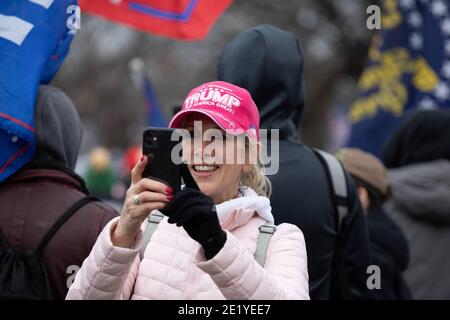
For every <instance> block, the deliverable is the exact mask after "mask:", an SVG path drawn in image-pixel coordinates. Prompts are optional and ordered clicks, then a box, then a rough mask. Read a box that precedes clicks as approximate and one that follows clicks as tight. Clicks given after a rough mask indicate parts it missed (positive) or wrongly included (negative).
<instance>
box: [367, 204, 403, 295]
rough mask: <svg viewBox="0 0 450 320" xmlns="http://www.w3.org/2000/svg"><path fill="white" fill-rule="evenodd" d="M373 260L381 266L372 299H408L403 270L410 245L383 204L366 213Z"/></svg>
mask: <svg viewBox="0 0 450 320" xmlns="http://www.w3.org/2000/svg"><path fill="white" fill-rule="evenodd" d="M367 221H368V226H369V233H370V242H371V245H372V259H373V264H374V265H377V266H378V267H379V268H380V272H381V288H380V289H378V290H376V291H374V292H373V293H374V298H375V299H383V300H410V299H412V296H411V292H410V290H409V288H408V286H407V285H406V283H405V280H404V279H403V276H402V272H403V271H405V270H406V268H407V267H408V263H409V248H408V243H407V241H406V238H405V236H404V234H403V232H402V231H401V230H400V228H399V227H398V226H397V224H395V223H394V222H393V221H392V219H391V218H389V217H388V215H387V214H386V212H385V211H384V210H383V208H374V209H371V210H370V211H369V214H368V216H367Z"/></svg>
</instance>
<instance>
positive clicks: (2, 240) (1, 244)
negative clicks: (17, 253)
mask: <svg viewBox="0 0 450 320" xmlns="http://www.w3.org/2000/svg"><path fill="white" fill-rule="evenodd" d="M1 247H7V248H9V247H10V245H9V243H8V241H6V237H5V236H4V235H3V232H2V229H1V228H0V248H1Z"/></svg>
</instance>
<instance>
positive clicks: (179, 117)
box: [169, 110, 245, 136]
mask: <svg viewBox="0 0 450 320" xmlns="http://www.w3.org/2000/svg"><path fill="white" fill-rule="evenodd" d="M193 113H200V114H203V115H205V116H207V117H208V118H209V119H211V120H212V121H213V122H214V123H215V124H217V125H218V126H219V127H220V128H221V129H222V130H224V131H225V132H226V133H229V134H232V135H236V136H237V135H240V134H243V133H245V129H244V128H243V127H242V126H240V125H239V124H238V123H235V125H234V128H230V126H229V125H228V123H229V122H230V121H227V120H224V119H220V118H219V117H215V116H214V115H213V114H211V113H210V112H208V110H183V111H180V112H178V113H177V114H176V115H175V116H174V117H173V118H172V120H171V121H170V123H169V128H182V127H183V121H184V120H185V119H186V118H187V117H188V116H189V115H190V114H193Z"/></svg>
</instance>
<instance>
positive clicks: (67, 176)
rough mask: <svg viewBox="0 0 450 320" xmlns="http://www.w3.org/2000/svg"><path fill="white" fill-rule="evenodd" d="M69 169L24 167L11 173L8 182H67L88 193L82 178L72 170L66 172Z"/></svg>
mask: <svg viewBox="0 0 450 320" xmlns="http://www.w3.org/2000/svg"><path fill="white" fill-rule="evenodd" d="M66 171H70V170H64V171H63V170H59V169H56V168H48V169H47V168H35V169H32V168H26V169H23V170H21V171H19V172H17V173H16V174H15V175H13V176H12V177H11V178H10V179H8V180H7V181H8V182H23V181H30V180H47V181H48V180H51V181H54V182H55V183H64V184H69V185H71V186H72V187H74V188H75V189H78V190H80V191H81V192H83V193H85V194H89V190H88V189H87V187H86V185H85V183H84V180H83V179H82V178H81V177H80V176H78V175H77V174H76V173H74V172H66Z"/></svg>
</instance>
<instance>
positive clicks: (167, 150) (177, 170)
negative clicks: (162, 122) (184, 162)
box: [142, 128, 181, 192]
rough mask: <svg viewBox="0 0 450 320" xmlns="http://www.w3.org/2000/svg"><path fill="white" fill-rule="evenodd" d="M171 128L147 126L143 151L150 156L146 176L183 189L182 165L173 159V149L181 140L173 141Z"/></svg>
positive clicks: (145, 171)
mask: <svg viewBox="0 0 450 320" xmlns="http://www.w3.org/2000/svg"><path fill="white" fill-rule="evenodd" d="M174 130H175V129H169V128H147V129H145V131H144V136H143V144H142V152H143V154H144V155H146V156H147V157H148V160H149V161H148V163H147V166H146V168H145V170H144V177H145V178H151V179H154V180H158V181H161V182H162V183H165V184H167V185H169V186H170V187H172V188H173V190H174V192H177V191H180V189H181V166H180V165H179V164H176V163H174V162H173V161H172V150H173V148H174V147H175V146H176V145H177V144H178V143H181V139H180V141H172V139H171V137H172V132H173V131H174Z"/></svg>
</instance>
